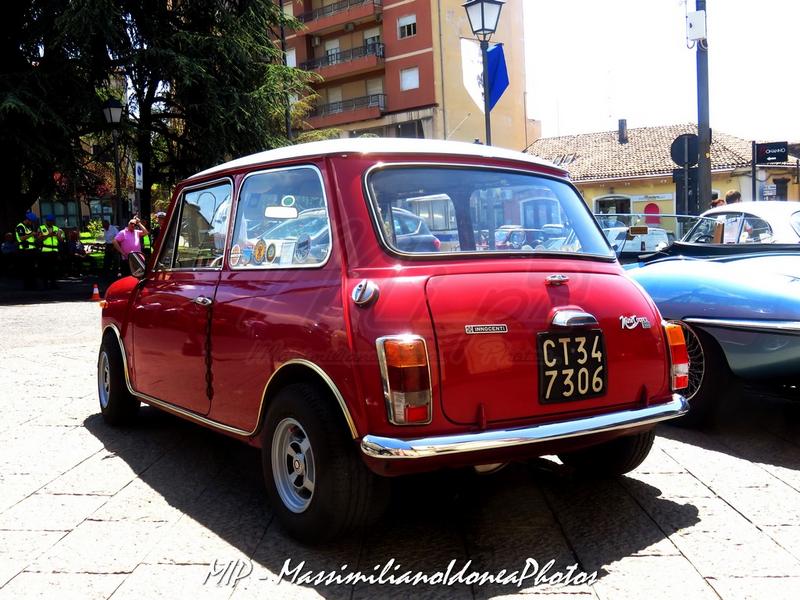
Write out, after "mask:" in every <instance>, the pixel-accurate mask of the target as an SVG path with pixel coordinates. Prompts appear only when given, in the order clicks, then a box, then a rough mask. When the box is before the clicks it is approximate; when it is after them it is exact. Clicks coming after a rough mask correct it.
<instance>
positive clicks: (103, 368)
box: [97, 352, 111, 408]
mask: <svg viewBox="0 0 800 600" xmlns="http://www.w3.org/2000/svg"><path fill="white" fill-rule="evenodd" d="M97 393H98V395H99V396H100V406H101V407H102V408H108V399H109V397H110V396H111V365H110V364H109V362H108V354H107V353H106V352H101V353H100V359H99V360H98V361H97Z"/></svg>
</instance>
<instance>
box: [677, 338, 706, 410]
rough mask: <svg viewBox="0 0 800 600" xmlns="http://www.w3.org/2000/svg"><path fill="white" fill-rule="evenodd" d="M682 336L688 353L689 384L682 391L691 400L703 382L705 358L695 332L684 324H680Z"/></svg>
mask: <svg viewBox="0 0 800 600" xmlns="http://www.w3.org/2000/svg"><path fill="white" fill-rule="evenodd" d="M681 327H682V328H683V337H684V338H685V339H686V351H687V352H688V353H689V386H688V387H687V388H686V390H685V392H684V396H685V397H686V399H687V400H691V399H692V398H693V397H694V395H695V394H696V393H697V391H698V390H699V389H700V386H701V385H702V384H703V375H704V374H705V371H706V360H705V355H704V354H703V347H702V346H701V345H700V340H699V339H697V336H696V335H695V333H694V332H693V331H692V330H691V329H690V328H689V327H687V326H686V325H683V324H681Z"/></svg>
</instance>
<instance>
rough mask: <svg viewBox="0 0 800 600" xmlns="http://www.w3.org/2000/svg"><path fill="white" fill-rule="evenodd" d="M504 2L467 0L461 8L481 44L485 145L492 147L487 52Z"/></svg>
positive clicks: (502, 0)
mask: <svg viewBox="0 0 800 600" xmlns="http://www.w3.org/2000/svg"><path fill="white" fill-rule="evenodd" d="M503 4H505V1H504V0H468V1H467V2H465V3H464V4H463V5H462V6H463V7H464V9H465V10H466V11H467V17H468V18H469V26H470V27H471V28H472V33H473V34H474V35H475V37H477V38H478V39H479V40H480V42H481V58H482V60H483V117H484V119H485V121H486V145H487V146H491V145H492V120H491V117H490V116H489V65H488V60H489V59H488V56H487V52H488V51H489V39H491V37H492V35H493V34H494V32H495V31H497V22H498V21H499V20H500V10H501V9H502V8H503Z"/></svg>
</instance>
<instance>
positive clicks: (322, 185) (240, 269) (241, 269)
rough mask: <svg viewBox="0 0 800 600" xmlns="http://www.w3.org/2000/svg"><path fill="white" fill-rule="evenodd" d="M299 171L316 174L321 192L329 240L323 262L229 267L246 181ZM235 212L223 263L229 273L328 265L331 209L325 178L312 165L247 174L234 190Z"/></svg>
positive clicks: (277, 168) (262, 170)
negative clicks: (258, 176) (260, 176)
mask: <svg viewBox="0 0 800 600" xmlns="http://www.w3.org/2000/svg"><path fill="white" fill-rule="evenodd" d="M299 169H311V170H313V171H315V172H316V174H317V177H318V178H319V183H320V189H321V190H322V200H323V202H324V203H325V215H326V216H327V218H328V232H329V236H330V238H331V243H330V248H329V249H328V254H327V255H326V256H325V260H323V261H322V262H320V263H315V264H313V265H283V266H275V267H253V266H250V265H247V266H245V267H231V265H230V254H231V247H232V246H231V242H232V241H233V232H234V230H235V229H236V222H237V218H238V217H239V201H240V200H241V195H242V190H243V189H244V186H245V184H246V183H247V180H248V179H249V178H250V177H254V176H256V175H265V174H268V173H279V172H281V171H296V170H299ZM234 208H235V212H234V215H233V219H231V224H230V227H231V228H230V229H229V237H228V239H227V240H226V243H225V261H224V264H225V266H226V267H227V268H228V270H229V271H230V272H231V273H245V272H258V273H263V272H270V271H287V270H293V269H320V268H322V267H324V266H325V265H327V264H328V261H329V260H330V258H331V254H333V239H334V235H333V223H332V220H331V209H330V203H329V202H328V194H327V192H326V191H325V178H324V177H323V176H322V171H321V170H320V168H319V167H318V166H317V165H315V164H313V163H307V164H306V163H303V164H297V165H289V166H286V167H275V168H272V169H270V168H262V169H259V170H258V171H250V172H249V173H247V174H246V175H245V176H244V177H243V178H242V182H241V183H240V184H239V189H237V190H236V204H235V205H234Z"/></svg>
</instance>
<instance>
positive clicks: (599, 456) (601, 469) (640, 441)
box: [558, 429, 656, 478]
mask: <svg viewBox="0 0 800 600" xmlns="http://www.w3.org/2000/svg"><path fill="white" fill-rule="evenodd" d="M655 437H656V433H655V430H653V429H649V430H647V431H645V432H643V433H637V434H634V435H626V436H623V437H618V438H616V439H613V440H610V441H608V442H603V443H602V444H597V445H596V446H590V447H588V448H583V449H582V450H578V451H576V452H565V453H563V454H559V455H558V458H560V459H561V462H563V463H564V464H565V465H567V466H569V467H572V468H574V469H575V471H577V472H578V474H580V475H584V476H588V477H598V478H602V477H617V476H619V475H624V474H625V473H629V472H630V471H633V470H634V469H635V468H636V467H638V466H639V465H640V464H642V462H644V459H645V458H647V455H648V454H649V453H650V448H652V447H653V440H654V439H655Z"/></svg>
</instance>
